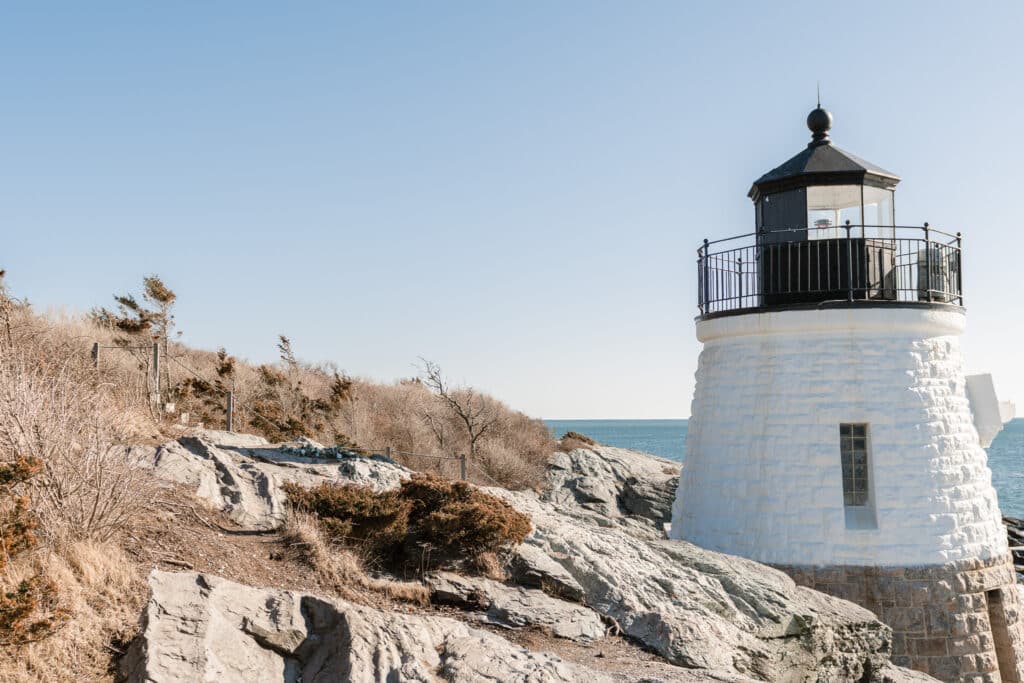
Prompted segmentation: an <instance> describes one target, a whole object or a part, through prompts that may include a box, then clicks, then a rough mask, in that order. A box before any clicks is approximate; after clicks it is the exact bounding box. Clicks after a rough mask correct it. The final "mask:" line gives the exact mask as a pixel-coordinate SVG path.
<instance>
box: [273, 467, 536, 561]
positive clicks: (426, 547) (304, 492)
mask: <svg viewBox="0 0 1024 683" xmlns="http://www.w3.org/2000/svg"><path fill="white" fill-rule="evenodd" d="M285 491H286V493H287V494H288V498H289V501H290V502H291V503H292V505H294V506H295V507H296V508H297V509H298V510H299V511H301V512H305V513H309V514H314V515H316V517H317V519H318V520H319V523H320V526H321V528H322V529H323V531H324V532H325V533H326V534H327V535H328V537H329V538H331V540H332V541H334V542H337V543H341V544H344V545H346V546H348V547H363V548H369V549H371V550H372V551H373V552H374V553H377V554H378V555H379V556H380V557H381V558H382V559H383V560H384V562H385V564H387V565H388V566H389V567H391V568H400V569H405V568H407V567H409V566H410V565H411V566H417V565H419V569H420V570H424V569H426V567H424V566H422V565H423V564H424V562H426V560H425V559H424V558H426V557H429V561H431V562H433V563H434V564H435V566H453V567H454V566H460V567H462V568H468V569H471V570H476V571H480V570H481V569H483V570H484V571H489V569H488V567H489V564H490V563H489V562H488V560H487V558H486V557H484V556H486V555H489V554H492V555H493V554H496V553H499V552H502V551H504V550H507V549H508V548H509V547H511V546H514V545H517V544H519V543H522V541H523V540H524V539H525V538H526V536H527V535H528V534H529V533H530V529H531V527H530V518H529V517H527V516H526V515H524V514H522V513H521V512H519V511H517V510H516V509H514V508H513V507H512V506H510V505H509V504H507V503H506V502H505V501H503V500H501V499H499V498H496V497H495V496H492V495H490V494H488V493H485V492H483V491H481V490H479V489H478V488H476V487H475V486H472V485H470V484H467V483H466V482H462V481H449V480H446V479H442V478H440V477H437V476H433V475H429V474H418V475H414V476H413V477H412V478H411V479H409V480H407V481H405V482H403V483H402V485H401V487H400V488H399V489H398V490H397V491H386V492H383V493H378V492H375V491H374V490H373V489H371V488H369V487H363V486H343V485H337V484H321V485H320V486H317V487H316V488H312V489H303V488H301V487H297V486H286V487H285Z"/></svg>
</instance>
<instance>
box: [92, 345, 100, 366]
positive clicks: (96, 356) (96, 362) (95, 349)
mask: <svg viewBox="0 0 1024 683" xmlns="http://www.w3.org/2000/svg"><path fill="white" fill-rule="evenodd" d="M90 355H91V356H92V367H93V368H97V369H98V368H99V367H100V343H99V342H93V344H92V353H91V354H90Z"/></svg>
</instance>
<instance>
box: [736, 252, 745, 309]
mask: <svg viewBox="0 0 1024 683" xmlns="http://www.w3.org/2000/svg"><path fill="white" fill-rule="evenodd" d="M736 274H737V276H738V277H739V280H740V286H739V294H740V304H739V307H740V308H743V257H742V256H740V257H738V258H737V259H736Z"/></svg>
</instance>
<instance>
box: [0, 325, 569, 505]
mask: <svg viewBox="0 0 1024 683" xmlns="http://www.w3.org/2000/svg"><path fill="white" fill-rule="evenodd" d="M12 320H13V329H14V337H15V339H16V340H21V341H20V343H21V344H24V343H26V342H27V341H28V340H32V344H33V346H34V347H35V348H37V349H38V350H39V351H40V352H41V353H33V360H42V359H43V357H45V358H48V359H56V360H58V361H59V362H60V363H65V364H69V367H70V371H72V372H73V373H78V374H80V375H81V376H83V377H84V378H86V380H87V382H88V386H89V387H91V388H92V389H94V390H96V391H98V392H101V393H102V394H103V395H104V396H106V397H107V399H108V401H109V402H110V404H112V405H113V406H115V407H116V409H117V411H118V412H119V414H120V416H121V420H122V424H123V426H124V427H125V429H126V431H130V432H133V433H134V435H135V436H134V437H133V439H134V441H135V442H143V441H145V442H152V441H155V440H158V439H159V438H160V436H161V435H168V434H173V433H175V432H176V431H180V426H181V425H180V422H181V420H182V418H183V414H182V413H186V414H188V425H189V426H198V425H200V424H203V421H205V425H204V426H207V427H212V428H217V429H220V428H223V426H224V425H223V423H222V420H223V410H221V409H220V407H219V406H217V405H215V403H216V401H217V400H220V401H221V402H223V401H224V400H225V399H223V398H220V399H218V398H217V397H216V396H212V397H203V398H202V399H198V398H196V397H194V396H189V395H188V394H189V393H190V392H187V391H186V392H184V393H185V395H181V394H178V395H177V397H176V405H175V412H174V413H164V414H159V413H158V412H157V411H155V410H154V409H153V407H152V406H151V404H150V398H149V395H150V394H149V392H150V389H151V386H150V384H149V382H148V381H147V376H148V375H149V374H150V373H151V368H150V363H151V359H150V357H151V352H150V350H149V349H148V348H141V349H123V348H106V347H112V346H115V341H114V339H115V335H114V334H113V333H111V332H110V331H108V330H104V329H102V328H99V327H96V326H95V325H93V324H92V323H90V322H88V321H86V320H83V319H81V318H79V317H75V316H69V315H62V314H51V315H47V316H40V315H36V314H34V313H32V312H31V311H28V310H25V309H19V310H15V312H14V315H13V317H12ZM93 342H98V343H99V344H100V346H101V347H103V348H101V349H100V353H99V361H98V364H97V367H96V368H95V369H94V368H93V365H92V359H91V356H90V354H91V349H92V345H93ZM148 344H151V340H148V339H145V338H143V339H139V340H138V345H139V346H144V347H145V346H147V345H148ZM168 353H169V356H170V358H169V359H165V360H164V361H163V369H164V372H163V373H162V374H163V375H165V377H164V379H163V380H162V381H163V382H164V384H165V387H166V386H170V387H184V386H185V385H186V383H187V382H188V381H189V380H195V378H196V376H197V375H198V376H200V377H203V378H206V379H207V380H208V384H211V385H212V384H214V383H215V381H216V380H217V379H218V375H217V368H218V367H220V364H221V363H222V359H221V358H219V357H218V354H217V352H216V351H206V350H201V349H195V348H191V347H188V346H185V345H183V344H179V343H174V342H171V343H170V344H169V348H168ZM46 362H47V365H48V371H49V370H52V369H54V368H52V367H49V366H50V365H52V362H51V361H46ZM336 373H338V370H337V368H335V367H334V366H332V365H324V364H321V365H317V364H311V363H305V362H301V361H297V362H296V363H295V364H291V365H289V364H288V363H285V362H282V363H278V364H275V365H273V366H257V365H254V364H252V363H248V362H245V361H244V360H236V362H235V363H234V372H233V376H232V377H231V378H230V380H229V381H227V382H226V384H227V386H228V387H230V388H231V389H232V391H233V392H234V398H235V407H236V413H235V429H236V430H238V431H245V432H250V433H255V434H262V435H264V436H267V437H268V438H270V439H271V440H275V439H280V438H285V437H286V436H287V435H288V434H290V433H295V434H298V433H302V434H305V435H307V436H310V437H312V438H314V439H316V440H318V441H321V442H323V443H328V444H333V443H338V442H342V441H345V440H348V441H349V442H351V443H354V444H358V445H360V446H362V447H364V448H369V449H384V448H386V447H391V448H392V449H393V451H394V452H396V453H397V456H396V458H397V459H398V460H399V461H400V462H401V463H402V464H403V465H406V466H408V467H410V468H412V469H416V470H420V471H431V472H434V473H436V474H439V475H441V476H444V477H448V478H457V477H458V476H459V464H458V462H457V461H456V460H446V461H439V460H437V459H434V458H427V457H417V456H416V455H411V454H423V455H428V456H440V455H445V456H455V455H458V454H460V453H467V454H468V453H469V452H470V444H469V439H468V437H467V435H466V433H465V428H464V426H462V425H461V424H460V423H459V420H458V418H457V417H456V416H454V415H452V414H451V412H450V411H449V410H448V409H447V408H446V407H445V405H444V403H443V402H442V401H441V400H440V399H439V397H438V396H437V395H436V394H434V393H432V392H431V391H430V390H429V389H428V388H427V387H426V386H424V385H423V384H422V383H421V382H419V381H418V380H415V379H404V380H399V381H397V382H394V383H391V384H383V383H380V382H375V381H372V380H368V379H361V378H352V379H351V380H350V381H351V384H350V386H349V387H348V389H347V394H346V398H345V400H343V401H340V402H337V405H335V406H332V407H331V408H330V409H329V410H327V411H324V410H313V411H310V409H309V407H310V406H325V405H328V404H330V402H331V397H332V390H333V389H334V388H335V382H336V379H335V378H336ZM275 375H276V376H277V377H283V378H284V380H285V381H286V382H287V383H288V385H287V386H280V385H278V386H274V387H268V385H267V377H268V376H275ZM291 388H295V389H296V390H294V391H293V390H291ZM478 396H479V397H480V399H481V400H482V401H484V402H486V403H487V405H488V408H489V409H492V410H493V411H494V412H495V413H496V414H497V418H498V419H497V420H496V422H495V424H494V425H493V427H492V428H491V430H490V431H489V432H488V433H487V434H486V435H485V436H484V437H483V438H482V439H481V440H480V442H479V443H478V444H477V452H476V455H475V457H474V458H473V459H471V460H470V464H469V472H468V474H469V479H470V481H473V482H475V483H479V484H484V485H494V484H498V485H501V486H505V487H507V488H511V489H523V488H536V487H538V486H540V485H541V484H542V483H543V479H544V468H545V466H546V463H547V460H548V458H549V456H550V454H551V452H552V451H553V450H554V448H555V442H554V440H553V439H552V438H551V435H550V433H549V431H548V429H547V427H546V426H545V425H544V423H543V422H542V421H541V420H538V419H535V418H531V417H529V416H527V415H525V414H523V413H521V412H519V411H516V410H513V409H512V408H510V407H509V406H507V405H505V404H504V403H502V402H500V401H498V400H497V399H495V398H493V397H491V396H487V395H483V394H478ZM304 408H305V409H304ZM311 412H312V413H313V414H314V415H313V418H310V417H309V416H310V413H311ZM303 413H305V415H306V417H307V420H308V421H307V422H306V423H304V424H301V425H295V424H292V423H290V422H289V418H291V419H293V420H294V419H296V417H297V416H301V415H303ZM261 414H262V415H263V416H265V418H269V420H268V419H263V418H261V417H260V415H261ZM300 421H301V420H300Z"/></svg>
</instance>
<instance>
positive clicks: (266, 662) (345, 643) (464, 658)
mask: <svg viewBox="0 0 1024 683" xmlns="http://www.w3.org/2000/svg"><path fill="white" fill-rule="evenodd" d="M149 584H150V587H151V588H152V597H151V598H150V600H149V604H148V605H147V607H146V611H145V613H144V615H143V622H142V633H141V634H140V636H139V637H138V638H137V639H136V640H135V642H134V643H133V644H132V646H131V647H130V649H129V652H128V654H127V655H126V656H125V657H124V658H123V659H122V661H121V670H120V677H121V679H122V680H124V681H127V682H128V683H172V682H173V683H180V682H181V681H212V680H216V681H220V682H221V683H264V682H266V683H281V682H282V681H284V682H285V683H298V682H299V681H302V682H304V683H312V682H316V681H322V682H324V683H326V682H327V681H381V682H385V681H438V680H444V681H451V682H452V683H457V682H459V681H465V682H467V683H470V682H473V683H475V682H477V681H522V682H524V683H525V682H527V681H538V682H539V681H545V682H550V683H559V682H562V681H564V682H576V681H578V682H581V683H583V682H587V683H602V682H604V681H611V680H613V679H612V678H611V677H609V676H606V675H604V674H602V673H600V672H598V671H593V670H589V669H583V668H581V667H579V666H576V665H573V664H569V663H567V662H564V661H562V660H561V659H559V658H558V657H556V656H554V655H550V654H546V653H537V652H530V651H528V650H525V649H523V648H521V647H518V646H516V645H513V644H512V643H510V642H508V641H507V640H505V639H503V638H501V637H499V636H496V635H493V634H491V633H487V632H485V631H481V630H478V629H474V628H471V627H469V626H467V625H466V624H464V623H462V622H460V621H456V620H454V619H447V618H443V617H424V616H414V615H407V614H395V613H389V612H382V611H380V610H376V609H373V608H370V607H363V606H360V605H355V604H352V603H348V602H345V601H343V600H338V599H325V598H321V597H317V596H314V595H310V594H306V593H297V592H290V591H282V590H267V589H260V588H251V587H248V586H243V585H241V584H237V583H233V582H231V581H226V580H224V579H220V578H217V577H214V576H207V575H203V574H196V573H169V572H160V571H154V572H153V573H152V574H151V575H150V577H149Z"/></svg>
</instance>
